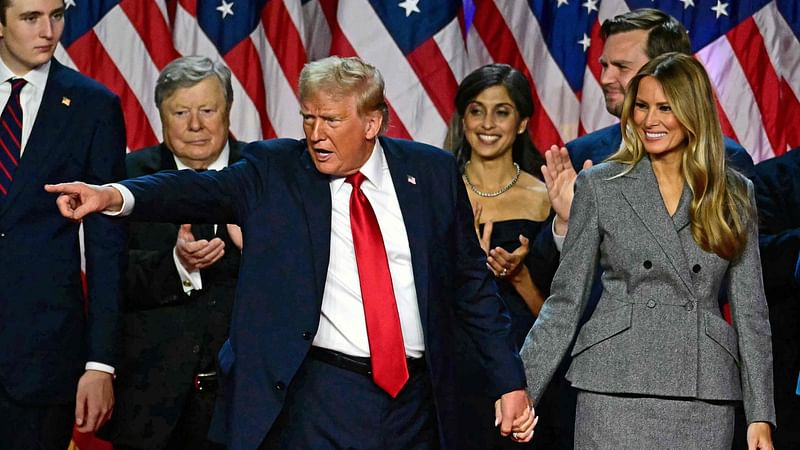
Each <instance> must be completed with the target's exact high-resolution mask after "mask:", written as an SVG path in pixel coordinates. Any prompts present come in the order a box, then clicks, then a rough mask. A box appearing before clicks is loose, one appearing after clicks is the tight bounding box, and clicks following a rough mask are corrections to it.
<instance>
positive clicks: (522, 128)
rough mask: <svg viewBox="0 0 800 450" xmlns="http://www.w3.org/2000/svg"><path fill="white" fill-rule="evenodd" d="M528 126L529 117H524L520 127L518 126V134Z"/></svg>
mask: <svg viewBox="0 0 800 450" xmlns="http://www.w3.org/2000/svg"><path fill="white" fill-rule="evenodd" d="M527 128H528V118H527V117H526V118H524V119H522V121H521V122H520V123H519V127H518V128H517V134H522V133H523V132H525V130H526V129H527Z"/></svg>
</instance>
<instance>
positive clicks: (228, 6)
mask: <svg viewBox="0 0 800 450" xmlns="http://www.w3.org/2000/svg"><path fill="white" fill-rule="evenodd" d="M217 11H219V12H221V13H222V18H223V19H224V18H226V17H228V14H230V15H233V2H230V3H228V2H226V1H225V0H222V3H220V5H219V6H217Z"/></svg>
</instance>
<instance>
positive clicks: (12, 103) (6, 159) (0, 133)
mask: <svg viewBox="0 0 800 450" xmlns="http://www.w3.org/2000/svg"><path fill="white" fill-rule="evenodd" d="M8 82H9V83H11V95H10V96H9V97H8V101H7V102H6V106H5V108H3V112H2V114H0V197H5V196H6V195H7V194H8V190H9V189H11V182H12V181H14V172H15V171H16V170H17V165H18V164H19V155H20V148H22V146H21V145H20V141H21V140H22V106H21V104H20V102H19V93H20V92H21V91H22V88H23V87H24V86H25V83H26V82H25V80H24V79H22V78H13V79H10V80H8Z"/></svg>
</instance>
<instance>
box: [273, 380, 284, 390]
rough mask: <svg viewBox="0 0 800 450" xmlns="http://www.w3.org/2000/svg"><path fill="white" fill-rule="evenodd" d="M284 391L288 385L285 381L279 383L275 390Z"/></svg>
mask: <svg viewBox="0 0 800 450" xmlns="http://www.w3.org/2000/svg"><path fill="white" fill-rule="evenodd" d="M284 389H286V385H285V384H284V383H283V381H278V382H277V383H275V390H278V391H282V390H284Z"/></svg>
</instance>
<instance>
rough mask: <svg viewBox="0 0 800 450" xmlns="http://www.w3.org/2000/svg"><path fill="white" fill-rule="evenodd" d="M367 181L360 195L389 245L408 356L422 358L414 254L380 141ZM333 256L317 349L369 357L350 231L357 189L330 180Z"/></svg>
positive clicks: (365, 169) (339, 180) (366, 172)
mask: <svg viewBox="0 0 800 450" xmlns="http://www.w3.org/2000/svg"><path fill="white" fill-rule="evenodd" d="M361 173H362V174H364V176H365V177H366V178H367V179H366V180H365V181H364V183H362V185H361V190H362V192H364V195H365V196H366V197H367V199H368V200H369V202H370V204H371V205H372V209H373V210H375V215H376V216H377V218H378V225H379V226H380V229H381V234H382V235H383V242H384V245H385V246H386V255H387V257H388V260H389V271H390V272H391V276H392V285H393V287H394V296H395V299H396V300H397V310H398V313H399V315H400V327H401V329H402V332H403V342H404V344H405V348H406V356H409V357H412V358H419V357H421V356H422V353H423V352H424V351H425V341H424V336H423V334H422V320H421V319H420V314H419V304H418V303H417V291H416V288H415V286H414V272H413V269H412V265H411V250H410V247H409V244H408V235H407V234H406V227H405V222H403V215H402V213H401V212H400V203H399V202H398V201H397V193H396V192H395V189H394V183H392V177H391V174H390V173H389V166H388V165H387V163H386V158H385V157H384V154H383V149H382V148H381V146H380V144H379V143H378V142H376V143H375V148H374V150H373V152H372V155H371V156H370V158H369V159H368V160H367V162H366V163H365V164H364V166H363V167H361ZM330 189H331V202H332V206H333V207H332V210H331V253H330V260H329V263H328V276H327V278H326V280H325V291H324V293H323V294H322V315H321V317H320V322H319V329H318V330H317V334H316V336H315V338H314V343H313V345H315V346H317V347H323V348H327V349H330V350H336V351H339V352H342V353H345V354H348V355H351V356H370V352H369V341H368V339H367V325H366V319H365V317H364V305H363V303H362V300H361V286H360V284H359V278H358V267H357V266H356V256H355V251H354V249H353V234H352V232H351V230H350V194H351V192H352V191H353V186H352V185H351V184H349V183H346V182H345V180H344V178H341V177H337V178H332V179H331V181H330Z"/></svg>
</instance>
